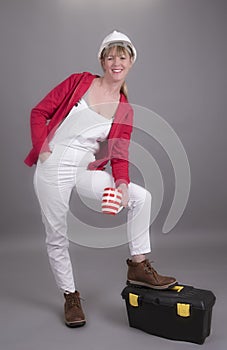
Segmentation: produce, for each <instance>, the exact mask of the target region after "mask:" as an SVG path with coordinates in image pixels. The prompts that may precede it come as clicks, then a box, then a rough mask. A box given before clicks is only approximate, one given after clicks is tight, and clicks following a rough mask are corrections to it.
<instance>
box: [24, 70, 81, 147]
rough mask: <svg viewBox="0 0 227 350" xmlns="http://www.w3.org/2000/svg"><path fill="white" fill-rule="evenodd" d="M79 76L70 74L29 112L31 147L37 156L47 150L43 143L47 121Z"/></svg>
mask: <svg viewBox="0 0 227 350" xmlns="http://www.w3.org/2000/svg"><path fill="white" fill-rule="evenodd" d="M77 76H80V74H72V75H70V76H69V77H68V78H66V79H65V80H64V81H62V82H61V83H60V84H59V85H57V86H56V87H55V88H54V89H53V90H51V91H50V92H49V93H48V94H47V95H46V96H45V97H44V98H43V99H42V100H41V101H40V102H39V103H38V104H37V105H36V106H35V107H34V108H33V109H32V111H31V117H30V127H31V139H32V144H33V147H34V149H35V151H36V153H37V154H39V153H40V150H41V149H42V151H47V150H49V147H48V143H47V142H45V140H46V139H47V135H48V129H47V125H48V120H50V119H51V118H52V117H53V115H54V114H55V112H56V110H57V109H58V107H59V105H60V104H61V103H62V102H63V100H64V98H65V96H66V95H67V94H68V93H69V91H70V90H71V89H72V86H73V84H75V79H76V78H77Z"/></svg>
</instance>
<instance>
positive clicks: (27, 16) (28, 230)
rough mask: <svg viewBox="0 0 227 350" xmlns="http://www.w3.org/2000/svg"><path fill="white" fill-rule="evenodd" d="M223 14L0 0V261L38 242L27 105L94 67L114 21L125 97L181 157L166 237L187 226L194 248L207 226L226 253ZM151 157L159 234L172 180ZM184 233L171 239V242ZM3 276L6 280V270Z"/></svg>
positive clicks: (208, 8) (67, 0) (165, 2)
mask: <svg viewBox="0 0 227 350" xmlns="http://www.w3.org/2000/svg"><path fill="white" fill-rule="evenodd" d="M226 14H227V1H225V0H140V1H130V0H114V1H104V0H96V1H89V0H77V1H76V0H75V1H74V0H1V1H0V42H1V46H0V60H1V65H0V84H1V94H0V99H1V104H0V106H1V129H0V130H1V139H0V140H1V173H0V174H1V182H0V183H1V237H2V242H3V243H2V247H5V248H4V249H6V248H7V249H8V250H6V251H7V252H8V253H7V256H6V260H5V261H4V266H9V265H8V263H9V260H10V259H11V258H10V254H9V251H10V248H9V247H11V244H15V242H16V244H18V245H19V246H20V243H19V242H21V241H23V242H24V243H21V244H22V245H23V244H25V241H27V240H29V239H30V238H31V239H32V240H33V239H34V240H37V239H38V242H39V243H40V242H41V243H40V244H41V245H42V244H43V241H42V240H41V238H37V237H41V235H40V236H39V232H41V231H43V228H42V225H41V223H40V214H39V207H38V204H37V200H36V198H35V195H34V192H33V186H32V177H33V173H34V168H28V167H27V166H25V165H24V164H23V159H24V158H25V156H26V154H27V152H28V151H29V150H30V146H31V141H30V131H29V114H30V110H31V108H32V107H33V106H34V105H35V104H36V103H37V102H38V101H39V100H40V99H41V98H42V97H43V96H44V95H45V94H46V93H47V92H48V91H49V90H50V89H51V88H52V87H54V86H55V85H56V84H57V83H59V82H60V81H62V80H63V79H65V78H66V77H67V76H68V75H69V74H71V73H73V72H81V71H91V72H94V73H98V74H100V73H101V69H100V66H99V62H98V61H97V50H98V48H99V45H100V43H101V41H102V39H103V38H104V36H105V35H106V34H108V33H109V32H111V31H112V30H114V29H117V30H119V31H122V32H125V34H127V35H129V37H130V38H131V39H132V41H133V42H134V43H135V46H136V48H137V50H138V61H137V62H136V64H135V66H134V67H133V69H132V71H131V72H130V74H129V77H128V80H127V83H128V88H129V97H130V101H131V102H132V103H134V104H137V105H140V106H144V107H146V108H149V109H151V110H153V111H155V112H156V113H157V114H159V115H160V116H162V117H163V118H165V119H166V121H167V122H168V123H169V124H170V125H171V127H172V128H173V129H174V130H175V132H176V133H177V135H178V136H179V138H180V140H181V142H182V144H183V145H184V148H185V150H186V153H187V156H188V160H189V163H190V168H191V176H192V179H191V191H190V197H189V202H188V204H187V207H186V210H185V212H184V215H183V216H182V218H181V220H180V221H179V222H178V224H177V226H176V227H175V228H174V230H173V233H170V234H169V235H168V238H167V239H169V240H171V235H172V237H174V233H175V234H177V232H179V233H180V236H175V238H176V239H178V237H181V238H182V235H183V236H185V240H186V241H187V242H188V244H189V246H190V243H189V242H190V237H191V236H193V232H194V233H196V234H195V235H196V242H195V246H197V245H200V246H201V247H202V246H203V242H205V241H206V239H207V237H208V233H209V235H210V236H209V237H213V238H212V240H211V241H210V245H213V244H215V249H216V250H212V247H211V246H210V251H212V253H215V256H216V257H218V255H219V254H220V252H223V253H224V252H225V250H223V249H224V247H226V239H225V235H226V232H225V230H226V218H227V215H226V207H227V200H226V198H227V196H226V195H227V187H226V170H227V162H226V146H227V141H226V140H227V138H226V135H225V133H226V124H227V123H226V109H227V102H226V101H227V96H226V91H227V83H226V82H227V79H226V78H227V76H226V75H227V74H226V62H227V53H226V52H227V51H226V34H227V31H226V23H227V16H226ZM138 137H141V143H143V138H142V136H140V135H139V136H138ZM147 147H149V146H147ZM149 151H150V152H152V147H151V148H150V149H149ZM153 156H154V157H155V158H156V161H157V163H159V166H160V169H161V171H162V175H163V179H164V183H165V197H164V202H163V207H162V209H161V211H160V213H159V216H158V217H157V219H156V220H155V223H154V225H153V227H154V232H157V235H156V237H157V238H156V239H157V241H158V239H161V238H158V237H159V232H160V228H161V226H162V224H163V221H164V219H165V217H166V214H167V212H168V208H169V205H170V198H171V196H172V195H173V185H174V181H173V174H172V170H171V168H170V164H169V162H168V158H167V157H166V155H165V154H164V152H163V150H162V149H161V148H158V147H157V145H154V154H153ZM133 174H134V175H133V176H134V179H135V180H136V172H135V173H133ZM197 234H198V235H197ZM160 236H161V235H160ZM215 237H216V238H215ZM220 237H222V240H221V241H220V246H219V242H218V240H219V239H220ZM39 239H40V241H39ZM42 239H43V236H42ZM186 241H184V240H182V241H180V242H181V243H179V246H180V248H179V249H182V247H183V245H184V242H186ZM173 246H174V245H173ZM192 247H193V245H192V246H191V248H192ZM42 249H44V247H43V246H42ZM79 249H80V248H78V250H79ZM192 249H193V248H192ZM219 249H220V250H219ZM24 254H25V255H26V250H25V253H24ZM40 254H41V253H40ZM101 254H104V253H101ZM191 254H193V251H192V253H191ZM25 255H24V256H25ZM223 256H224V255H223ZM213 258H214V255H213V256H212V257H207V259H209V261H210V259H213ZM7 259H8V260H7ZM12 259H13V257H12ZM44 259H46V257H44ZM38 261H39V260H38ZM225 262H226V260H225ZM188 263H189V264H190V259H189V260H188ZM216 263H217V264H218V262H217V261H216ZM223 263H224V260H223V261H222V262H221V263H220V265H221V266H222V268H223V269H224V271H225V272H226V267H223V265H222V264H223ZM216 266H218V265H216ZM45 268H46V265H45ZM45 268H44V269H45ZM14 271H15V270H14ZM215 271H216V272H215V273H218V271H219V268H218V267H217V269H216V270H215ZM81 274H82V273H81ZM4 276H6V277H5V280H4V281H5V285H7V284H8V283H9V280H10V277H12V276H10V275H7V274H6V272H5V275H4ZM31 279H32V276H31ZM202 279H203V277H202ZM191 281H192V282H194V280H193V278H192V280H191ZM191 281H189V282H191ZM195 282H197V281H195ZM32 283H33V282H32ZM52 283H53V281H52ZM9 285H11V284H10V283H9ZM12 286H13V282H12ZM204 287H210V288H212V285H211V284H209V283H207V285H204ZM12 288H13V287H12ZM53 290H54V288H53ZM18 322H19V320H18ZM56 323H57V321H56ZM7 344H9V343H7V341H6V342H5V344H4V345H5V347H4V350H5V349H7ZM11 345H12V344H11ZM11 345H9V348H10V346H11ZM121 345H122V344H121ZM167 345H168V344H167ZM122 346H123V345H122ZM157 346H158V345H157ZM157 346H156V348H157ZM50 347H51V345H50ZM19 348H20V347H17V349H19ZM21 348H23V349H26V346H25V347H23V346H21ZM33 348H34V347H33ZM97 348H98V347H97ZM99 348H100V347H99ZM168 348H169V349H170V347H168ZM216 348H217V349H218V347H216ZM11 349H12V347H11ZM55 349H56V344H55ZM144 349H145V347H144ZM175 349H176V347H175ZM219 349H222V348H221V347H220V348H219Z"/></svg>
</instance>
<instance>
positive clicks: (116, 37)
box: [98, 30, 137, 62]
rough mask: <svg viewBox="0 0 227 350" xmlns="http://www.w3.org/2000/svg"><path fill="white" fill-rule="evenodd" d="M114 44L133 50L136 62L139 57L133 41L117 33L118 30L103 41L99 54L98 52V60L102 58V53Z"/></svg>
mask: <svg viewBox="0 0 227 350" xmlns="http://www.w3.org/2000/svg"><path fill="white" fill-rule="evenodd" d="M112 44H116V45H119V46H123V47H125V48H126V49H127V50H130V49H131V52H132V54H133V61H134V62H135V60H136V57H137V53H136V49H135V47H134V46H133V45H132V42H131V40H130V39H129V38H128V37H127V36H126V35H125V34H123V33H120V32H117V31H116V30H114V31H113V32H112V33H110V34H109V35H107V36H106V37H105V39H104V40H103V42H102V44H101V46H100V49H99V52H98V58H99V59H100V58H101V54H102V51H103V50H104V49H105V48H106V47H108V46H110V45H112Z"/></svg>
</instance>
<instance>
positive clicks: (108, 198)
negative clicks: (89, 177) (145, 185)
mask: <svg viewBox="0 0 227 350" xmlns="http://www.w3.org/2000/svg"><path fill="white" fill-rule="evenodd" d="M121 200H122V191H121V190H120V189H117V188H113V187H106V188H104V192H103V195H102V212H103V213H104V214H110V215H116V214H117V213H119V211H121V209H122V208H123V207H122V206H121Z"/></svg>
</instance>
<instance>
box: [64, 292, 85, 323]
mask: <svg viewBox="0 0 227 350" xmlns="http://www.w3.org/2000/svg"><path fill="white" fill-rule="evenodd" d="M64 297H65V305H64V310H65V324H66V325H67V326H68V327H81V326H84V325H85V323H86V320H85V316H84V313H83V310H82V306H81V303H80V293H79V292H77V291H76V292H75V293H69V294H66V293H64Z"/></svg>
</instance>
